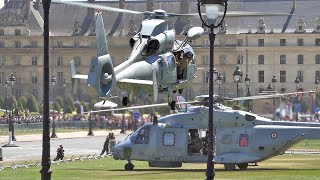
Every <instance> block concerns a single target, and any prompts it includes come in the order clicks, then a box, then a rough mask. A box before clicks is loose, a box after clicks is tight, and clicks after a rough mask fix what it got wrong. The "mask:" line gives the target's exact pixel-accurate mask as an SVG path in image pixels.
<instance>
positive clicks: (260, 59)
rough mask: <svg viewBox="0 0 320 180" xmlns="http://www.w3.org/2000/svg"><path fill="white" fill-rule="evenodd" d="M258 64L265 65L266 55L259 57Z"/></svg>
mask: <svg viewBox="0 0 320 180" xmlns="http://www.w3.org/2000/svg"><path fill="white" fill-rule="evenodd" d="M258 64H264V55H259V56H258Z"/></svg>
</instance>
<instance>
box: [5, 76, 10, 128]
mask: <svg viewBox="0 0 320 180" xmlns="http://www.w3.org/2000/svg"><path fill="white" fill-rule="evenodd" d="M4 84H5V87H6V99H5V100H6V106H5V107H6V121H7V123H8V120H7V115H8V111H7V109H8V106H7V105H8V84H9V81H8V79H6V81H5V82H4ZM8 124H9V123H8Z"/></svg>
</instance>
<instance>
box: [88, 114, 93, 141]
mask: <svg viewBox="0 0 320 180" xmlns="http://www.w3.org/2000/svg"><path fill="white" fill-rule="evenodd" d="M91 114H92V112H91V110H90V113H89V132H88V136H94V134H93V132H92V118H91Z"/></svg>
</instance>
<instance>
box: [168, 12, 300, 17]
mask: <svg viewBox="0 0 320 180" xmlns="http://www.w3.org/2000/svg"><path fill="white" fill-rule="evenodd" d="M223 14H224V12H219V17H222V16H223ZM201 15H202V16H205V15H206V13H201ZM290 15H294V14H288V13H275V12H247V11H227V14H226V17H259V16H290ZM168 16H169V17H170V16H171V17H175V16H190V17H197V16H199V13H190V14H175V13H168Z"/></svg>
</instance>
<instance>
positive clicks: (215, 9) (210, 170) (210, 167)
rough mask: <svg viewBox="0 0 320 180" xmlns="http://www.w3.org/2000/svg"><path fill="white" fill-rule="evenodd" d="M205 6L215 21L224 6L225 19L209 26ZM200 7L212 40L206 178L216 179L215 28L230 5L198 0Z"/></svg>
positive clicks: (216, 1) (222, 0)
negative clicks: (214, 109)
mask: <svg viewBox="0 0 320 180" xmlns="http://www.w3.org/2000/svg"><path fill="white" fill-rule="evenodd" d="M202 5H204V6H205V10H206V16H207V18H208V19H210V20H212V21H215V20H216V19H217V18H218V16H219V8H220V6H221V5H224V8H225V9H224V14H223V17H222V19H221V21H220V22H219V23H218V24H217V25H214V23H212V24H208V23H207V22H205V21H204V20H203V18H202V15H201V6H202ZM197 6H198V13H199V16H200V19H201V21H202V24H203V26H205V27H207V28H209V29H210V33H209V40H210V67H209V68H210V69H209V75H210V78H209V120H208V136H209V138H208V159H207V169H206V177H207V179H214V177H215V170H214V163H213V162H212V161H213V156H214V155H213V148H215V147H214V145H213V143H214V140H215V138H214V133H213V128H214V127H213V126H214V125H213V94H214V93H213V81H214V79H213V78H214V77H213V69H214V51H213V49H214V41H215V37H216V34H215V33H214V31H213V30H214V28H217V27H219V26H221V25H222V23H223V20H224V17H225V15H226V12H227V6H228V3H227V1H225V0H198V3H197Z"/></svg>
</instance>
